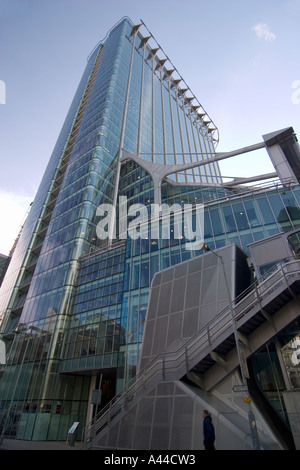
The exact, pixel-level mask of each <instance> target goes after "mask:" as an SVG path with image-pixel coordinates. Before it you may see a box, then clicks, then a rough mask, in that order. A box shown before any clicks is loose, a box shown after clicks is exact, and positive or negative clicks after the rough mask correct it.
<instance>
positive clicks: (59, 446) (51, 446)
mask: <svg viewBox="0 0 300 470" xmlns="http://www.w3.org/2000/svg"><path fill="white" fill-rule="evenodd" d="M0 450H48V451H49V450H50V451H52V450H86V448H85V447H84V446H83V444H82V442H75V443H74V446H71V445H70V444H69V443H68V442H66V441H20V440H17V439H3V442H2V444H0Z"/></svg>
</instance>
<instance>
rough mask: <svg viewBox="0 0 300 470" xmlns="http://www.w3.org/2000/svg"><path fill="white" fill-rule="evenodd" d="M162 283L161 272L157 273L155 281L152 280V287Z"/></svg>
mask: <svg viewBox="0 0 300 470" xmlns="http://www.w3.org/2000/svg"><path fill="white" fill-rule="evenodd" d="M160 283H161V273H157V274H155V276H154V278H153V281H152V287H156V286H159V285H160Z"/></svg>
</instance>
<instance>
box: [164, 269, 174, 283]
mask: <svg viewBox="0 0 300 470" xmlns="http://www.w3.org/2000/svg"><path fill="white" fill-rule="evenodd" d="M161 275H162V279H161V282H162V284H164V283H165V282H168V281H172V279H173V276H174V267H172V268H169V269H166V270H165V271H162V273H161Z"/></svg>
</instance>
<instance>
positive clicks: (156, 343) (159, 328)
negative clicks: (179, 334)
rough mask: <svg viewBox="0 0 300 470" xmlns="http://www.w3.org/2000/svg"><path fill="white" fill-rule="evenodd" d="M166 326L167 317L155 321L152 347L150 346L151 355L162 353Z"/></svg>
mask: <svg viewBox="0 0 300 470" xmlns="http://www.w3.org/2000/svg"><path fill="white" fill-rule="evenodd" d="M167 326H168V317H161V318H158V319H157V320H156V324H155V331H154V338H153V345H152V355H156V354H159V353H160V352H161V351H164V349H165V342H166V333H167Z"/></svg>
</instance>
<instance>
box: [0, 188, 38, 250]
mask: <svg viewBox="0 0 300 470" xmlns="http://www.w3.org/2000/svg"><path fill="white" fill-rule="evenodd" d="M31 201H32V198H29V197H28V196H22V195H19V194H14V193H11V192H6V191H2V190H0V253H1V254H3V255H8V253H9V252H10V250H11V248H12V246H13V243H14V241H15V239H16V238H17V236H18V234H19V231H20V229H21V226H22V224H23V223H24V221H25V216H26V212H27V210H28V208H29V205H30V203H31Z"/></svg>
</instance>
